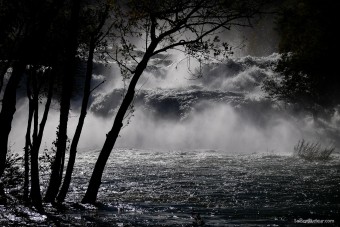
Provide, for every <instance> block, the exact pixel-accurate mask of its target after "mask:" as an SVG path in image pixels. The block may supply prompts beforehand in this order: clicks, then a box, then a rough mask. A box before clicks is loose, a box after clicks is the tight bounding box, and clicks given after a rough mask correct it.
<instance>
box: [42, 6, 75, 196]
mask: <svg viewBox="0 0 340 227" xmlns="http://www.w3.org/2000/svg"><path fill="white" fill-rule="evenodd" d="M80 2H81V0H72V1H71V18H70V22H69V27H68V29H67V32H68V39H67V40H66V43H65V67H64V72H63V79H62V94H61V100H60V119H59V129H58V130H59V131H58V142H57V151H56V154H55V159H54V162H53V165H52V172H51V177H50V181H49V185H48V188H47V191H46V195H45V198H44V200H45V201H46V202H54V200H55V198H56V196H57V194H58V191H59V187H60V185H61V181H62V174H63V170H64V158H65V152H66V143H67V124H68V115H69V110H70V100H71V95H72V90H73V79H74V75H75V72H76V70H75V69H76V53H77V48H78V32H79V12H80Z"/></svg>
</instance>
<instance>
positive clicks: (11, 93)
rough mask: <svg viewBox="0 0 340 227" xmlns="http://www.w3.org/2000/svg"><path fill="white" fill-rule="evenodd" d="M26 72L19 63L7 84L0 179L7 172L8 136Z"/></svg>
mask: <svg viewBox="0 0 340 227" xmlns="http://www.w3.org/2000/svg"><path fill="white" fill-rule="evenodd" d="M24 71H25V64H23V63H22V62H17V63H15V64H14V65H13V72H12V75H11V77H10V78H9V81H8V83H7V86H6V89H5V93H4V96H3V100H2V108H1V113H0V125H1V127H0V138H1V139H0V178H1V177H2V174H3V173H4V170H5V162H6V156H7V149H8V136H9V133H10V131H11V129H12V120H13V115H14V113H15V111H16V109H15V105H16V97H17V96H16V92H17V87H18V84H19V82H20V80H21V77H22V74H23V73H24Z"/></svg>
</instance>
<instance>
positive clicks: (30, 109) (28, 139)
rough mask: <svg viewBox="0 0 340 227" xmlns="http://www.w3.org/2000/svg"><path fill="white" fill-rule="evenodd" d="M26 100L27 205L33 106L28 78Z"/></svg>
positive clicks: (26, 200) (25, 192)
mask: <svg viewBox="0 0 340 227" xmlns="http://www.w3.org/2000/svg"><path fill="white" fill-rule="evenodd" d="M26 87H27V88H26V89H27V98H28V120H27V130H26V141H25V148H24V150H25V160H24V161H25V179H24V201H25V203H26V204H28V203H29V198H28V192H29V171H30V167H29V156H30V155H29V152H30V150H31V149H32V142H31V127H32V119H33V113H34V110H33V106H32V104H33V103H32V97H31V96H32V94H31V88H30V76H28V78H27V86H26Z"/></svg>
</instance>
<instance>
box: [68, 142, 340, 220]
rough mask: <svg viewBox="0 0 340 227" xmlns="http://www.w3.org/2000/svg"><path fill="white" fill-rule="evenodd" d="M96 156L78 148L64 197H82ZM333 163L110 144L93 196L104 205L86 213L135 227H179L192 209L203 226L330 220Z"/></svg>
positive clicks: (335, 188) (337, 177) (334, 201)
mask: <svg viewBox="0 0 340 227" xmlns="http://www.w3.org/2000/svg"><path fill="white" fill-rule="evenodd" d="M97 154H98V152H93V151H92V152H83V153H80V154H79V156H78V162H77V163H76V169H75V173H74V176H75V178H74V179H73V183H72V186H71V188H72V190H71V192H70V194H69V197H68V202H78V201H79V200H80V199H81V198H82V196H83V194H84V190H85V189H86V186H87V181H88V179H89V178H90V175H91V173H92V169H93V165H94V162H95V160H96V156H97ZM339 167H340V159H339V157H338V156H336V157H335V158H333V159H332V160H330V161H328V162H307V161H303V160H300V159H296V158H294V157H291V156H280V155H273V154H251V155H228V154H226V153H224V152H220V151H211V150H195V151H193V150H192V151H157V150H156V151H152V150H150V151H148V150H135V149H116V150H114V151H113V152H112V155H111V158H110V160H109V162H108V163H107V166H106V171H105V173H104V176H103V179H102V185H101V188H100V191H99V196H98V200H99V201H100V202H103V203H104V204H105V206H104V207H103V208H99V209H94V210H93V209H86V210H87V212H86V215H87V216H91V217H92V218H93V220H101V222H104V223H112V222H113V223H123V224H124V225H125V224H129V223H130V224H132V225H137V226H144V225H145V226H159V225H163V226H164V225H165V226H176V225H178V226H183V225H184V226H186V225H190V224H192V223H194V222H195V217H196V216H195V215H197V214H199V215H200V217H201V218H202V219H203V220H204V221H205V223H206V224H207V226H227V225H234V224H242V223H248V224H256V225H262V224H263V225H266V224H289V223H293V220H294V219H299V218H319V219H327V220H330V219H331V220H334V219H335V218H336V217H337V215H338V213H339V197H338V195H339V194H340V193H339V192H340V189H339V182H340V172H339V169H340V168H339ZM91 210H92V211H91ZM86 215H85V216H86ZM81 216H84V214H81ZM91 220H92V219H91ZM93 220H92V221H93Z"/></svg>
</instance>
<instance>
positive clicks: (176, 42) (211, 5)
mask: <svg viewBox="0 0 340 227" xmlns="http://www.w3.org/2000/svg"><path fill="white" fill-rule="evenodd" d="M125 3H126V1H121V2H118V5H119V6H120V7H117V8H118V9H117V11H116V12H115V14H116V19H115V20H116V21H117V25H116V27H117V29H118V30H119V31H120V34H121V37H120V44H121V45H120V46H119V47H117V48H116V49H115V50H114V52H115V53H113V58H115V60H116V61H117V62H118V64H119V65H120V66H121V71H122V74H123V75H124V76H125V77H127V78H128V79H130V83H129V86H128V88H127V91H126V94H125V96H124V98H123V101H122V103H121V106H120V107H119V109H118V112H117V114H116V117H115V120H114V123H113V126H112V128H111V130H110V131H109V132H108V133H107V135H106V140H105V143H104V145H103V148H102V150H101V152H100V154H99V157H98V160H97V162H96V164H95V167H94V170H93V173H92V176H91V179H90V182H89V185H88V188H87V191H86V194H85V196H84V198H83V199H82V202H83V203H95V201H96V198H97V194H98V190H99V187H100V184H101V179H102V174H103V171H104V168H105V165H106V162H107V160H108V158H109V156H110V153H111V151H112V149H113V146H114V144H115V142H116V139H117V137H118V135H119V133H120V130H121V128H122V126H123V120H124V118H125V116H126V113H127V111H128V110H129V107H130V105H131V103H132V101H133V99H134V95H135V87H136V85H137V82H138V80H139V78H140V76H141V75H142V73H143V72H144V70H145V68H146V67H147V65H148V63H149V61H150V59H151V57H152V56H155V55H157V54H160V53H163V52H166V51H168V50H171V49H180V50H181V51H183V52H184V53H186V54H187V55H189V56H192V57H195V58H196V59H198V61H199V63H204V61H205V60H206V59H207V57H208V56H209V55H210V54H211V52H212V51H214V54H215V55H219V54H221V53H223V51H222V50H224V51H227V52H228V50H230V49H229V46H228V45H227V44H225V43H224V44H223V43H222V44H221V43H220V42H219V39H218V38H213V37H214V36H216V35H217V34H218V33H219V32H221V31H223V30H228V29H230V27H231V26H250V23H249V19H250V18H251V17H253V16H254V15H256V14H257V13H259V7H260V6H261V4H260V3H259V2H258V1H242V0H240V1H237V0H236V1H224V0H222V1H220V0H190V1H189V0H171V1H170V0H164V1H151V0H139V1H137V0H131V1H128V3H126V4H125ZM136 37H138V38H140V39H144V40H145V46H144V48H145V49H144V50H143V53H142V54H140V53H141V52H139V51H137V49H136V46H135V45H134V44H133V43H131V42H130V41H129V40H133V38H136ZM221 47H223V48H222V49H221ZM131 61H132V62H134V63H135V64H134V67H133V68H130V67H129V65H128V64H127V62H131ZM130 65H131V64H130Z"/></svg>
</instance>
